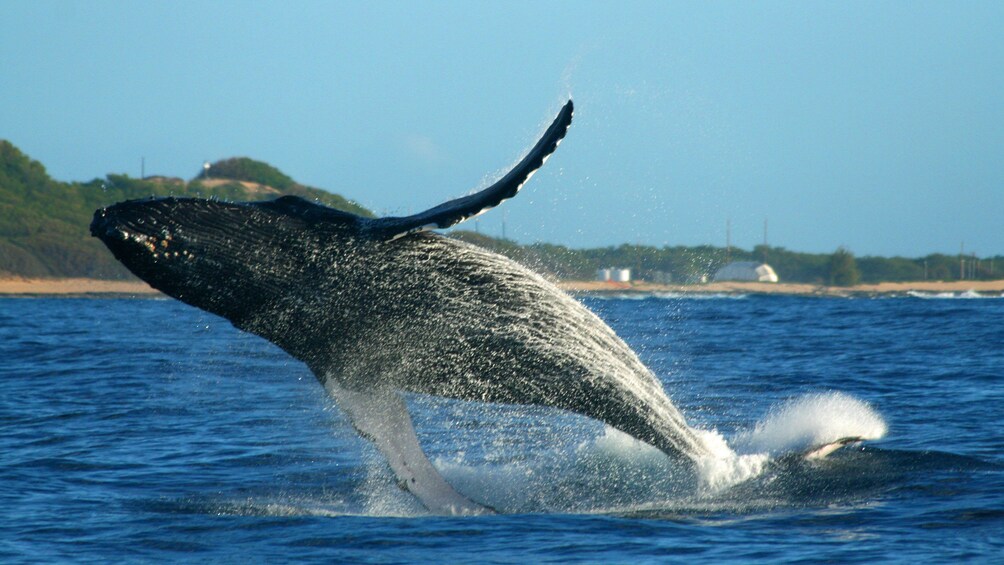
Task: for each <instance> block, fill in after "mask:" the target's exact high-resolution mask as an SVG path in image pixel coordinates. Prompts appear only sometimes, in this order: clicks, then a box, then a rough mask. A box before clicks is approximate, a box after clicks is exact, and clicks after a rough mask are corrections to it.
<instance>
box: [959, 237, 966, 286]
mask: <svg viewBox="0 0 1004 565" xmlns="http://www.w3.org/2000/svg"><path fill="white" fill-rule="evenodd" d="M965 253H966V242H964V241H963V242H962V243H960V244H959V280H960V281H964V280H966V259H965Z"/></svg>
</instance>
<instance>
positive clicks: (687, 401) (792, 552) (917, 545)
mask: <svg viewBox="0 0 1004 565" xmlns="http://www.w3.org/2000/svg"><path fill="white" fill-rule="evenodd" d="M583 300H584V302H585V303H586V304H587V305H588V306H589V307H590V308H592V309H593V310H594V311H596V312H597V313H598V314H600V316H601V317H603V318H604V319H605V320H607V321H608V323H609V324H610V325H611V326H612V327H613V328H614V329H615V330H616V331H617V332H618V333H619V334H620V335H621V336H622V337H623V338H624V339H625V340H626V341H627V342H628V343H629V344H630V345H631V346H632V347H634V348H635V350H636V351H638V353H639V355H640V356H641V357H642V359H643V360H644V361H645V362H646V363H647V364H648V365H649V366H650V367H651V368H652V369H653V370H654V371H655V373H656V374H657V375H658V376H659V377H660V378H661V379H662V380H663V382H664V384H665V387H666V390H667V392H668V393H669V395H670V396H671V398H672V399H673V400H674V402H675V403H676V404H677V405H678V406H679V407H680V408H681V409H682V410H683V411H684V413H685V414H686V416H687V417H688V420H689V421H690V422H691V424H692V425H695V426H698V427H701V428H705V429H714V430H717V431H718V432H719V433H721V434H722V435H723V436H725V437H726V438H732V437H733V436H735V435H736V434H739V433H740V432H742V431H743V430H748V429H750V428H751V427H752V426H753V425H754V424H755V423H756V422H757V421H759V420H761V419H762V418H763V417H764V415H765V414H767V413H768V411H769V409H770V408H771V406H776V405H778V404H779V403H782V402H784V401H785V400H786V399H789V398H793V397H798V396H799V395H804V394H811V393H823V392H829V391H841V392H843V393H846V394H849V395H852V396H854V397H855V398H857V399H860V400H862V401H864V402H867V403H868V404H870V405H871V406H872V407H873V408H874V409H875V410H876V411H877V412H878V413H879V414H881V416H882V418H883V419H884V420H885V422H886V423H887V425H888V432H887V434H886V436H885V437H884V438H883V439H881V440H878V441H874V442H868V443H864V444H860V445H858V446H854V447H849V448H846V449H844V450H841V451H839V452H837V453H835V454H833V455H831V456H830V457H829V458H827V459H825V460H822V461H817V462H811V463H808V462H801V461H791V460H779V461H775V462H773V463H771V464H769V465H768V466H767V468H765V469H764V470H763V472H762V473H761V474H760V475H758V476H756V477H754V478H752V479H749V480H747V481H745V482H743V483H740V484H737V485H734V486H732V487H731V488H727V489H724V490H721V491H715V492H709V491H707V490H702V489H701V488H699V487H698V486H697V485H696V483H695V482H694V481H693V480H691V479H692V477H690V475H688V473H687V472H684V471H681V469H680V468H679V467H678V464H677V463H673V462H671V461H670V460H669V459H668V458H666V457H664V456H663V455H661V454H659V453H658V452H655V451H654V450H652V449H650V448H647V447H646V446H643V445H641V444H638V443H637V442H633V441H632V440H629V439H627V438H625V437H623V436H620V435H619V434H614V433H609V432H607V431H605V430H604V429H603V427H602V426H600V425H598V424H595V423H593V422H590V421H588V420H585V419H583V418H580V417H577V416H571V415H567V414H563V413H558V412H555V411H550V410H544V409H533V408H518V407H500V406H482V405H476V404H464V403H458V402H448V401H442V400H439V399H430V398H421V397H414V398H411V399H410V404H411V406H412V410H413V414H414V417H415V420H416V425H417V427H418V430H419V435H420V438H421V440H422V442H423V444H424V445H425V447H426V450H427V452H429V454H430V456H431V457H432V458H433V460H434V461H435V462H436V464H437V466H439V467H440V468H441V470H442V471H443V473H444V475H445V476H446V477H447V479H448V480H449V481H450V482H452V483H453V484H454V485H456V486H457V487H458V489H459V490H461V491H462V492H464V493H466V494H468V495H470V496H472V497H473V498H475V499H477V500H481V501H486V502H489V503H491V504H492V505H493V506H495V507H496V508H499V509H501V510H503V511H505V512H507V513H506V514H503V515H498V516H487V517H474V518H449V517H438V516H429V515H427V514H426V513H425V512H424V511H423V509H422V508H421V506H419V505H418V504H417V503H416V502H415V501H414V500H413V499H411V497H410V496H409V495H408V494H406V493H404V492H402V491H400V490H399V489H398V488H397V487H396V486H395V482H394V479H393V477H392V475H391V473H390V472H389V470H387V469H386V466H385V465H384V464H383V462H382V460H381V459H380V457H379V455H378V454H377V453H376V452H375V450H373V448H372V447H370V446H369V444H367V443H366V442H364V441H363V440H361V439H359V438H358V437H357V436H356V434H355V433H354V432H353V431H352V429H351V427H350V426H349V424H348V423H347V422H346V420H345V419H344V418H343V416H342V415H341V414H340V412H339V411H338V409H337V408H335V407H333V405H332V403H331V401H330V400H329V399H328V397H327V396H326V394H325V392H324V391H323V389H322V388H321V387H320V386H318V385H317V383H316V381H315V380H314V378H313V376H312V375H311V374H310V373H309V371H307V369H306V368H305V367H304V366H302V365H301V364H300V363H298V362H296V361H294V360H292V359H290V358H288V357H286V356H285V355H284V354H283V353H282V352H281V351H279V350H278V349H277V348H275V347H274V346H272V345H270V344H268V343H267V342H264V341H263V340H260V339H258V338H255V337H253V336H249V335H246V334H242V333H240V332H238V331H237V330H235V329H233V328H232V327H231V326H230V325H229V324H228V323H227V322H225V321H223V320H220V319H218V318H215V317H213V316H211V315H209V314H205V313H203V312H200V311H197V310H194V309H192V308H189V307H187V306H184V305H182V304H180V303H177V302H174V301H168V300H112V299H55V300H49V299H0V387H2V388H0V391H2V395H0V562H4V563H12V562H47V563H48V562H60V561H88V562H90V561H99V562H109V561H114V562H118V561H131V562H163V561H180V562H193V561H195V562H283V561H296V562H304V561H317V562H325V563H330V562H339V561H347V562H360V561H366V562H429V561H436V562H441V561H446V562H534V563H535V562H548V561H550V562H562V563H564V562H575V561H579V562H633V563H636V562H665V561H669V560H674V559H676V560H679V561H691V560H695V559H699V560H704V561H709V560H713V561H759V562H765V561H766V562H774V561H802V560H805V561H816V560H833V561H841V562H871V561H875V560H883V561H924V562H936V561H944V560H970V561H975V562H987V561H998V562H999V561H1000V560H1001V559H1002V558H1004V457H1002V450H1004V298H986V299H963V298H956V299H947V298H946V299H922V298H917V297H902V298H886V299H839V298H799V297H766V296H749V297H741V298H726V297H719V298H710V299H685V298H684V299H681V298H671V297H664V298H654V297H653V298H647V299H642V300H637V299H634V300H632V299H598V298H586V299H583ZM304 331H309V328H305V329H304ZM817 416H818V418H820V419H823V420H826V419H828V418H842V417H846V416H842V415H840V414H831V413H821V414H818V415H817Z"/></svg>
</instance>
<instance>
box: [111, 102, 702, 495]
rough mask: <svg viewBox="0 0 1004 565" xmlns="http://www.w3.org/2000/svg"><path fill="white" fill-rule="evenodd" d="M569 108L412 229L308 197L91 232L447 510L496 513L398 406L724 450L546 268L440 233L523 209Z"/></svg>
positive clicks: (180, 202) (143, 206) (690, 454)
mask: <svg viewBox="0 0 1004 565" xmlns="http://www.w3.org/2000/svg"><path fill="white" fill-rule="evenodd" d="M572 110H573V106H572V102H571V100H569V101H568V102H567V103H566V104H565V105H564V107H563V108H562V109H561V111H560V112H559V113H558V115H557V117H556V118H555V119H554V122H553V123H552V124H551V125H550V127H548V129H547V130H546V132H545V133H544V134H543V136H542V138H541V139H540V140H539V141H538V142H537V144H536V145H535V146H534V147H533V148H532V149H531V150H530V151H529V153H528V154H527V155H526V156H525V157H524V158H523V159H522V160H521V161H520V162H519V163H518V164H517V165H516V166H515V167H514V168H513V169H512V170H511V171H510V172H508V173H507V174H506V175H505V176H503V177H502V178H501V179H500V180H499V181H498V182H496V183H494V184H492V185H491V186H489V187H488V188H486V189H484V190H482V191H480V192H477V193H474V194H470V195H468V196H464V197H462V198H458V199H456V200H452V201H449V202H446V203H444V204H441V205H439V206H436V207H434V208H431V209H429V210H427V211H424V212H421V213H419V214H415V215H412V216H405V217H384V218H378V219H368V218H362V217H359V216H355V215H353V214H348V213H345V212H341V211H337V210H334V209H330V208H327V207H324V206H321V205H318V204H315V203H312V202H309V201H306V200H303V199H301V198H297V197H292V196H283V197H281V198H278V199H276V200H273V201H269V202H255V203H231V202H223V201H216V200H205V199H191V198H159V199H149V200H134V201H127V202H122V203H118V204H115V205H113V206H110V207H108V208H104V209H100V210H97V211H96V212H95V214H94V220H93V222H92V223H91V233H92V234H93V235H94V236H96V237H98V238H100V239H101V240H102V241H103V242H104V243H105V244H106V245H107V246H108V248H109V249H110V250H111V251H112V253H113V254H114V255H115V257H116V258H117V259H118V260H119V261H121V262H122V263H123V264H124V265H125V266H126V267H127V268H128V269H129V270H130V271H132V272H133V273H135V274H136V275H137V276H138V277H140V278H141V279H143V280H144V281H146V282H147V283H149V284H150V285H151V286H153V287H154V288H156V289H158V290H160V291H162V292H163V293H165V294H167V295H169V296H172V297H174V298H176V299H178V300H181V301H182V302H185V303H187V304H190V305H192V306H195V307H197V308H201V309H203V310H206V311H208V312H211V313H213V314H216V315H219V316H222V317H224V318H226V319H227V320H229V321H230V322H231V323H233V325H234V326H236V327H237V328H239V329H241V330H244V331H247V332H251V333H253V334H257V335H259V336H261V337H263V338H265V339H267V340H269V341H271V342H273V343H275V344H276V345H278V346H279V347H280V348H282V349H283V350H285V351H286V352H287V353H289V354H290V355H291V356H293V357H295V358H296V359H299V360H300V361H302V362H304V363H305V364H306V365H307V366H308V367H309V368H310V369H311V371H312V372H313V373H314V374H315V375H316V377H317V379H318V380H319V381H320V382H321V384H322V385H324V387H325V388H326V389H327V390H328V391H329V393H330V394H331V395H332V396H333V397H334V399H335V401H336V403H337V404H338V405H339V406H340V407H341V408H342V409H343V410H344V411H345V412H346V413H347V414H348V416H349V417H350V419H351V421H352V424H353V426H354V427H355V428H356V429H357V430H358V431H359V433H360V434H361V435H363V436H364V437H366V438H368V439H370V440H372V441H373V442H374V443H375V444H376V446H377V448H378V449H379V450H380V452H381V453H382V454H383V455H384V456H385V457H386V458H387V460H388V462H389V464H390V466H391V468H392V469H393V471H394V472H395V474H396V476H397V478H398V480H399V482H400V484H401V485H402V486H403V487H404V488H406V489H407V490H408V491H410V492H411V493H413V494H414V495H415V496H416V497H418V499H420V500H421V502H422V503H423V504H425V506H426V507H428V508H429V509H430V510H431V511H433V512H438V513H447V514H477V513H485V512H490V509H488V508H486V507H485V506H482V505H480V504H478V503H476V502H474V501H472V500H470V499H469V498H467V497H465V496H464V495H462V494H460V493H458V492H457V491H456V490H454V489H453V488H452V487H451V486H450V485H449V484H448V483H447V482H446V481H445V480H444V479H443V478H442V477H441V476H440V475H439V473H438V472H437V471H436V469H435V468H434V467H433V466H432V464H431V463H430V462H429V461H428V459H427V458H426V456H425V455H424V453H423V452H422V449H421V447H420V445H419V443H418V440H417V438H416V435H415V432H414V429H413V427H412V423H411V419H410V416H409V414H408V412H407V408H406V405H405V403H404V401H403V400H402V398H401V396H400V393H401V392H402V391H403V392H413V393H421V394H429V395H438V396H444V397H449V398H454V399H462V400H469V401H481V402H494V403H510V404H530V405H542V406H550V407H556V408H560V409H564V410H569V411H572V412H576V413H578V414H583V415H585V416H588V417H591V418H594V419H596V420H599V421H602V422H604V423H606V424H607V425H609V426H612V427H614V428H616V429H619V430H621V431H623V432H625V433H627V434H629V435H631V436H634V437H635V438H637V439H639V440H641V441H644V442H647V443H649V444H651V445H653V446H655V447H657V448H658V449H660V450H662V451H664V452H666V453H667V454H669V455H671V456H673V457H681V458H686V459H691V460H695V461H696V460H699V459H700V458H702V457H705V456H707V455H708V454H709V448H708V447H707V446H706V445H705V444H704V442H703V441H702V440H701V438H700V436H699V435H698V434H697V433H696V432H695V431H694V430H693V429H692V428H690V427H689V426H688V425H687V423H686V422H685V420H684V418H683V416H682V415H681V413H680V412H679V410H677V408H676V407H675V406H674V405H673V404H672V402H671V401H670V400H669V398H668V397H667V396H666V394H665V392H664V391H663V388H662V386H661V385H660V383H659V381H658V380H657V379H656V377H655V376H654V375H653V374H652V372H651V371H650V370H649V369H648V368H646V367H645V365H643V364H642V362H641V361H640V360H639V359H638V357H637V355H636V354H635V353H634V352H633V351H632V350H631V348H629V347H628V346H627V345H626V344H625V343H624V342H623V341H622V340H621V339H620V338H619V337H618V336H617V335H616V334H615V333H614V332H613V331H612V330H611V329H610V328H609V327H608V326H607V325H606V324H605V323H603V322H602V321H601V320H600V319H599V318H598V317H597V316H596V315H594V314H593V313H592V312H590V311H589V310H588V309H586V308H585V307H584V306H582V305H581V304H580V303H579V302H577V301H575V300H574V299H572V298H571V297H569V296H568V295H567V294H566V293H564V292H563V291H561V290H560V289H558V288H557V287H556V286H555V285H553V284H551V283H550V282H548V281H547V280H545V279H544V278H543V277H541V276H539V275H538V274H536V273H534V272H533V271H531V270H530V269H528V268H526V267H524V266H522V265H520V264H518V263H516V262H514V261H511V260H509V259H507V258H505V257H502V256H500V255H497V254H494V253H491V252H489V251H487V250H484V249H482V248H479V247H477V246H474V245H471V244H468V243H464V242H462V241H458V240H456V239H452V238H448V237H444V236H442V235H440V234H437V233H435V232H434V231H432V230H435V229H441V228H446V227H449V226H452V225H455V224H457V223H459V222H461V221H463V220H465V219H468V218H471V217H473V216H476V215H478V214H480V213H482V212H484V211H486V210H488V209H490V208H492V207H493V206H496V205H498V204H499V203H500V202H502V201H503V200H505V199H507V198H510V197H512V196H514V195H515V194H516V193H517V192H519V190H520V188H521V187H522V186H523V185H524V183H525V182H526V181H527V180H528V179H529V178H530V176H531V175H532V174H533V173H534V171H536V170H537V169H538V168H540V167H541V166H542V165H543V164H544V162H545V161H546V160H547V158H548V157H549V156H550V155H551V154H552V153H553V152H554V151H555V149H556V148H557V147H558V144H559V143H560V141H561V140H562V139H563V138H564V137H565V133H566V132H567V131H568V128H569V126H570V125H571V121H572Z"/></svg>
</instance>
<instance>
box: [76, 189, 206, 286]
mask: <svg viewBox="0 0 1004 565" xmlns="http://www.w3.org/2000/svg"><path fill="white" fill-rule="evenodd" d="M157 204H158V201H155V200H149V201H129V202H122V203H119V204H115V205H113V206H109V207H107V208H101V209H99V210H97V211H95V212H94V218H93V219H92V220H91V226H90V230H91V235H92V236H94V237H96V238H98V239H100V240H101V241H102V242H103V243H104V244H105V246H107V247H108V249H109V250H111V252H112V254H113V255H115V257H116V258H117V259H118V260H119V261H121V262H122V263H123V264H125V266H126V267H128V268H129V269H130V270H133V271H134V272H135V270H136V268H137V267H139V266H140V263H144V264H145V263H149V262H151V261H153V262H157V263H165V262H168V261H170V260H179V259H192V258H193V257H194V255H193V254H192V253H191V252H190V251H189V250H188V249H187V248H186V247H187V246H185V245H183V244H182V242H181V241H179V239H178V238H177V237H176V236H175V234H174V231H175V230H172V229H171V228H170V226H169V225H168V224H167V223H166V222H163V221H158V219H157V217H158V211H159V208H158V206H157ZM137 274H140V273H137ZM141 276H142V275H141ZM147 282H150V281H147Z"/></svg>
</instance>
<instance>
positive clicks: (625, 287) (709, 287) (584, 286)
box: [558, 280, 1004, 297]
mask: <svg viewBox="0 0 1004 565" xmlns="http://www.w3.org/2000/svg"><path fill="white" fill-rule="evenodd" d="M558 286H559V287H561V289H562V290H565V291H566V292H571V293H573V294H624V293H627V294H651V293H679V294H782V295H796V296H836V297H845V296H872V295H894V294H906V293H908V292H923V293H942V292H952V293H956V292H976V293H979V294H986V295H1001V294H1004V280H994V281H915V282H884V283H876V284H859V285H856V286H849V287H847V286H823V285H814V284H806V283H762V282H738V281H734V282H715V283H707V284H694V285H664V284H649V283H644V282H641V283H615V282H600V281H561V282H559V283H558Z"/></svg>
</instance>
